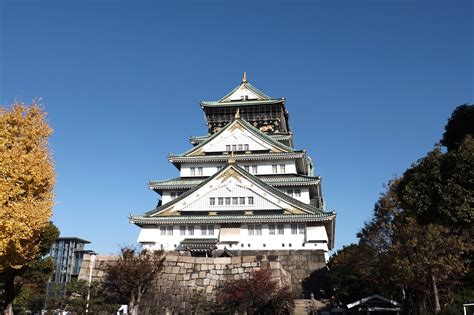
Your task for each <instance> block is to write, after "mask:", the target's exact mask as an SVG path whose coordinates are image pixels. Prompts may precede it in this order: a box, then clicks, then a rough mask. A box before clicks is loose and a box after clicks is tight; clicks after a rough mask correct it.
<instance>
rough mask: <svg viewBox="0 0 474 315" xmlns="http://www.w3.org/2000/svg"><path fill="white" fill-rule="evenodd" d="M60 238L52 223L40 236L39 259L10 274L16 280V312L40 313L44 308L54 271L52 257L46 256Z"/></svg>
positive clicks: (14, 304)
mask: <svg viewBox="0 0 474 315" xmlns="http://www.w3.org/2000/svg"><path fill="white" fill-rule="evenodd" d="M58 236H59V230H58V229H57V227H56V226H55V225H54V224H53V223H51V222H50V223H49V225H48V226H47V227H46V228H45V229H44V230H43V231H42V232H41V234H40V239H39V240H38V244H37V245H38V257H37V258H36V259H34V260H32V261H30V262H28V263H27V264H25V265H24V266H23V267H22V268H20V269H16V270H14V273H12V274H10V277H13V279H14V292H15V299H14V300H13V309H14V310H15V312H21V311H27V310H30V311H40V310H41V309H42V307H43V306H44V301H45V294H46V283H47V282H48V279H49V278H50V276H51V275H52V273H53V271H54V263H53V260H52V259H51V258H50V257H47V258H45V257H44V255H46V254H47V253H48V252H49V250H50V248H51V247H52V245H53V243H54V242H55V240H56V239H57V237H58ZM10 270H11V269H10ZM11 271H13V270H11ZM5 276H7V275H5Z"/></svg>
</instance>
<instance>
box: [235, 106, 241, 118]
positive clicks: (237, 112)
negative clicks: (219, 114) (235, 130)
mask: <svg viewBox="0 0 474 315" xmlns="http://www.w3.org/2000/svg"><path fill="white" fill-rule="evenodd" d="M234 118H240V107H239V108H237V111H236V112H235V116H234Z"/></svg>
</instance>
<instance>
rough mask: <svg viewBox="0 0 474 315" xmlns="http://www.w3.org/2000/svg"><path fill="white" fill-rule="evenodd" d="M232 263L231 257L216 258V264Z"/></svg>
mask: <svg viewBox="0 0 474 315" xmlns="http://www.w3.org/2000/svg"><path fill="white" fill-rule="evenodd" d="M230 263H232V258H231V257H219V258H214V264H223V265H226V264H230Z"/></svg>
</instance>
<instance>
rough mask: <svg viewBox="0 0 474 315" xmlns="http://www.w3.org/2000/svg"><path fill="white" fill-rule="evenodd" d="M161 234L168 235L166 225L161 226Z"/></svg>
mask: <svg viewBox="0 0 474 315" xmlns="http://www.w3.org/2000/svg"><path fill="white" fill-rule="evenodd" d="M160 235H166V226H160Z"/></svg>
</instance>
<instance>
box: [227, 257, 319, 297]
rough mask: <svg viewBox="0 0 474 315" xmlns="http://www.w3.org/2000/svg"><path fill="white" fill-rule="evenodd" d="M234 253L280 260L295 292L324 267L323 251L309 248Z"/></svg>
mask: <svg viewBox="0 0 474 315" xmlns="http://www.w3.org/2000/svg"><path fill="white" fill-rule="evenodd" d="M232 253H233V254H234V255H236V256H237V255H239V256H246V255H252V256H256V257H258V256H259V255H264V256H266V257H268V259H269V260H276V261H279V262H280V265H281V267H282V268H283V269H284V270H285V271H286V272H288V273H289V274H290V275H291V287H292V290H293V292H294V293H295V294H297V295H299V294H301V293H302V292H303V286H302V284H303V281H304V279H306V278H307V277H309V275H310V274H311V273H312V272H313V271H315V270H318V269H321V268H324V267H326V258H325V257H324V251H310V250H272V251H262V250H260V251H250V250H242V251H232Z"/></svg>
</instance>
